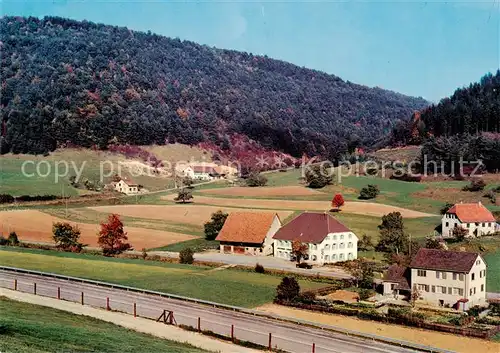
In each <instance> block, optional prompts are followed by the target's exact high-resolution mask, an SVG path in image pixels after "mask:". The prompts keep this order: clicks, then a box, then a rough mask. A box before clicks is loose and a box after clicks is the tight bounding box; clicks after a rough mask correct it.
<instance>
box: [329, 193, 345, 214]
mask: <svg viewBox="0 0 500 353" xmlns="http://www.w3.org/2000/svg"><path fill="white" fill-rule="evenodd" d="M344 203H345V201H344V197H343V196H342V194H336V195H335V196H334V197H333V199H332V208H334V209H337V210H340V207H342V206H344Z"/></svg>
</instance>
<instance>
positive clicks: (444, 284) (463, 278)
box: [383, 249, 486, 310]
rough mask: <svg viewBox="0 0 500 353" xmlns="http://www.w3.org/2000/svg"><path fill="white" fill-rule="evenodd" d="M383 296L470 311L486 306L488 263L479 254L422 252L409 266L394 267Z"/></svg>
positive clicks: (387, 275)
mask: <svg viewBox="0 0 500 353" xmlns="http://www.w3.org/2000/svg"><path fill="white" fill-rule="evenodd" d="M383 284H384V294H386V295H406V296H407V297H409V296H410V293H411V292H412V291H413V290H416V291H418V294H419V295H418V297H419V298H418V300H417V303H422V304H430V305H438V306H450V307H455V308H456V309H463V310H467V309H468V308H470V307H472V306H474V305H485V304H486V262H485V261H484V259H483V258H482V257H481V255H480V254H478V253H473V252H465V251H445V250H436V249H420V250H419V251H418V253H417V255H416V256H415V257H414V258H413V260H412V261H411V263H410V265H409V266H408V267H403V266H399V265H392V266H390V267H389V269H388V271H387V272H386V274H385V276H384V280H383Z"/></svg>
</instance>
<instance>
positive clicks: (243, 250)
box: [215, 212, 281, 255]
mask: <svg viewBox="0 0 500 353" xmlns="http://www.w3.org/2000/svg"><path fill="white" fill-rule="evenodd" d="M280 227H281V220H280V218H279V217H278V215H277V214H276V213H271V212H233V213H230V214H229V216H228V217H227V219H226V222H225V223H224V226H223V227H222V229H221V231H220V232H219V235H218V236H217V238H216V239H215V240H217V241H219V242H220V252H221V253H236V254H247V255H272V253H273V235H274V234H275V233H276V232H277V231H278V229H279V228H280Z"/></svg>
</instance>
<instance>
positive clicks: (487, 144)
mask: <svg viewBox="0 0 500 353" xmlns="http://www.w3.org/2000/svg"><path fill="white" fill-rule="evenodd" d="M391 138H392V143H393V144H395V145H397V144H414V145H420V144H423V149H422V157H423V155H426V156H427V160H429V161H442V162H443V163H444V167H445V171H447V172H450V171H452V170H453V168H455V171H457V170H458V169H457V168H458V163H459V161H460V159H461V158H462V159H463V160H465V161H477V160H482V161H483V163H484V164H485V167H486V169H487V170H489V171H498V170H499V169H500V70H498V71H497V72H496V74H495V75H493V74H491V73H489V74H487V75H485V76H483V77H482V78H481V80H480V81H479V82H477V83H472V84H470V85H469V87H465V88H460V89H457V90H456V91H455V93H454V94H453V95H452V96H451V97H449V98H444V99H442V100H441V101H440V102H439V103H438V104H437V105H432V106H429V107H427V108H425V109H424V110H423V111H421V112H417V113H414V114H413V115H412V117H411V119H409V120H407V121H406V122H404V123H402V122H399V123H397V124H396V126H395V128H394V129H393V133H392V137H391Z"/></svg>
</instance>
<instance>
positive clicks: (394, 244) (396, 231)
mask: <svg viewBox="0 0 500 353" xmlns="http://www.w3.org/2000/svg"><path fill="white" fill-rule="evenodd" d="M379 230H380V238H379V242H378V244H377V250H378V251H384V252H390V253H395V252H396V253H397V252H401V253H405V254H406V253H407V252H408V250H409V244H410V239H409V236H408V234H407V233H406V231H405V229H404V223H403V217H402V216H401V213H399V212H391V213H389V214H387V215H385V216H383V217H382V224H381V225H379Z"/></svg>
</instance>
